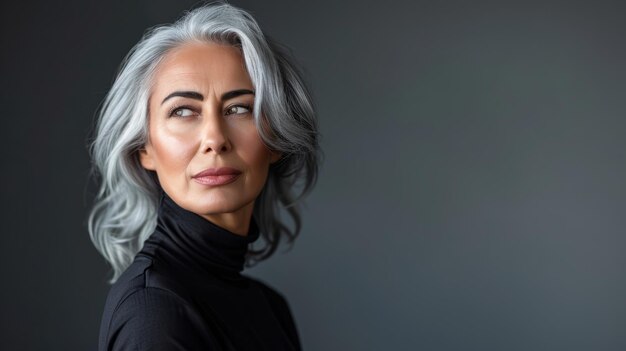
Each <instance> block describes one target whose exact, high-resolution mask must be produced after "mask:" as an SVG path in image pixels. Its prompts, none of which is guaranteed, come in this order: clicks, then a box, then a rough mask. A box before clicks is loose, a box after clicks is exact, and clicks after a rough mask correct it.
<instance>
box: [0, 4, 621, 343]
mask: <svg viewBox="0 0 626 351" xmlns="http://www.w3.org/2000/svg"><path fill="white" fill-rule="evenodd" d="M194 3H195V2H193V1H154V0H150V1H148V0H142V1H116V2H110V1H107V2H95V1H94V2H91V3H89V2H85V1H75V2H74V3H73V4H72V3H71V2H67V1H64V2H58V3H53V2H50V1H43V0H39V1H28V2H24V3H23V4H19V5H18V4H14V3H6V2H3V3H2V11H1V13H2V15H1V16H2V34H1V35H2V42H1V48H2V49H1V59H2V65H1V69H2V79H1V83H0V84H2V94H1V96H0V99H1V101H2V104H1V106H2V110H1V114H2V128H0V140H1V142H2V147H1V148H0V155H1V156H0V160H2V173H1V177H2V178H1V181H0V187H1V194H2V206H3V209H2V227H1V228H2V229H1V230H2V236H1V238H2V244H1V246H0V250H1V252H0V260H1V261H0V267H1V268H0V269H1V271H0V274H1V277H2V287H1V289H0V291H1V296H0V297H1V301H2V306H1V311H2V312H1V313H0V321H1V323H2V324H1V333H2V335H0V343H1V344H2V345H0V346H1V347H2V348H3V349H5V350H9V349H11V350H13V349H24V350H25V349H46V350H52V349H55V350H61V349H63V350H87V349H95V347H96V343H97V336H98V328H99V323H100V316H101V312H102V307H103V304H104V299H105V296H106V293H107V290H108V286H107V285H106V283H105V280H106V278H107V273H108V267H107V265H106V264H105V261H104V259H102V258H101V257H100V256H99V255H98V253H97V252H96V250H95V249H94V248H93V247H92V245H91V243H90V241H89V238H88V234H87V231H86V215H87V210H88V208H89V206H90V200H91V198H92V196H93V191H94V189H95V188H94V187H93V184H91V183H90V182H88V180H87V176H88V169H89V160H88V156H87V152H86V136H87V133H88V132H89V130H90V128H91V125H92V122H93V117H94V112H95V110H96V109H97V107H98V105H99V103H100V101H102V99H103V97H104V95H105V93H106V91H107V89H108V88H109V87H110V84H111V82H112V80H113V77H114V74H115V72H116V70H117V67H118V66H119V64H120V62H121V60H122V58H123V57H124V55H125V54H126V53H127V52H128V50H129V49H130V48H131V47H132V46H133V45H134V44H135V43H136V42H137V41H138V40H139V38H140V37H141V35H142V34H143V31H144V30H145V29H146V28H148V27H150V26H154V25H157V24H160V23H166V22H171V21H173V20H175V19H176V18H177V17H178V15H179V14H180V13H181V12H182V11H183V10H185V9H187V8H189V7H190V6H191V5H192V4H194ZM231 3H232V4H234V5H238V6H241V7H243V8H245V9H247V10H249V11H250V12H252V14H253V15H254V16H255V17H256V19H257V20H258V21H259V23H260V24H261V26H262V28H263V29H264V30H265V31H266V33H268V34H269V35H271V36H273V37H275V38H276V39H278V40H279V41H281V42H282V43H284V44H286V45H287V46H289V47H291V49H292V50H293V53H294V55H295V56H296V57H297V58H298V59H299V62H300V64H301V66H302V67H303V68H304V71H305V74H306V77H307V80H308V81H309V83H310V85H311V87H312V90H313V93H314V96H315V99H316V103H317V107H318V110H319V121H320V127H321V133H322V143H321V144H322V147H323V149H324V152H325V155H326V157H325V162H324V164H323V166H322V169H321V175H320V180H319V183H318V186H317V188H316V189H315V191H314V193H313V194H312V196H311V197H310V198H309V199H308V201H307V206H306V207H305V208H304V213H303V217H304V229H303V231H302V233H301V236H300V237H299V238H298V240H297V241H296V244H295V246H294V247H293V249H292V250H291V251H288V253H282V252H283V251H285V249H286V247H285V249H283V250H281V253H278V254H276V255H275V256H274V257H273V258H271V259H270V260H269V261H266V262H263V263H261V264H260V265H259V266H257V267H255V268H253V269H251V270H249V271H248V274H250V275H254V276H257V277H261V278H263V279H264V280H266V281H267V282H268V283H270V284H271V285H272V286H274V287H275V288H277V289H278V290H279V291H281V292H283V293H284V294H285V295H286V296H287V297H288V300H289V303H290V305H291V308H292V311H293V313H294V316H295V318H296V322H297V325H298V328H299V331H300V335H301V339H302V342H303V346H304V348H305V349H306V350H417V349H419V350H624V349H626V333H625V332H626V303H625V300H624V299H625V296H626V275H625V273H626V269H625V267H626V265H625V264H626V256H625V255H624V249H625V245H626V239H625V236H624V227H625V225H626V223H625V218H626V216H624V212H625V209H626V203H625V202H626V188H625V186H624V184H625V175H626V174H625V173H626V154H625V152H626V138H625V137H624V136H625V132H626V121H625V118H624V111H625V107H626V106H625V104H626V86H625V84H626V83H625V82H626V74H625V73H626V70H625V69H624V63H625V62H626V61H625V59H626V42H625V37H626V21H625V19H626V15H625V12H624V10H625V8H624V6H623V5H622V3H621V2H618V1H615V2H597V1H593V2H592V1H589V2H587V3H583V2H560V3H556V2H538V3H532V2H528V1H519V2H514V3H513V2H502V1H500V2H495V1H494V2H481V1H471V2H470V1H463V2H423V1H422V2H420V1H417V2H409V1H406V2H393V1H382V2H381V1H356V0H352V1H341V2H337V1H325V2H322V1H315V2H312V1H311V2H293V1H278V0H276V1H263V2H261V1H252V0H250V1H243V0H241V1H232V2H231ZM61 4H63V8H62V7H61Z"/></svg>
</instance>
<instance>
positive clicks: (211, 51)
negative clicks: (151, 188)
mask: <svg viewBox="0 0 626 351" xmlns="http://www.w3.org/2000/svg"><path fill="white" fill-rule="evenodd" d="M153 82H154V85H153V91H152V93H151V95H150V99H149V111H150V112H149V123H148V125H149V128H148V129H149V133H148V134H149V137H148V142H147V143H146V145H145V147H144V149H142V150H140V153H139V156H140V162H141V164H142V166H143V167H144V168H145V169H147V170H152V171H155V172H156V174H157V177H158V179H159V183H160V184H161V186H162V187H163V190H164V191H165V192H166V193H167V194H168V195H169V196H170V197H171V198H172V199H173V200H174V201H175V202H176V203H177V204H179V206H181V207H183V208H185V209H187V210H189V211H191V212H194V213H196V214H198V215H200V216H202V217H203V218H205V219H207V220H210V221H211V222H213V223H215V224H217V225H219V226H221V227H223V228H225V229H227V230H229V231H231V232H233V233H235V234H239V235H246V234H247V232H248V229H249V224H250V220H251V217H252V212H253V208H254V201H255V199H256V197H257V196H258V195H259V194H260V192H261V190H262V189H263V186H264V185H265V182H266V180H267V176H268V170H269V165H270V163H273V162H275V161H276V160H278V159H279V158H280V153H277V152H272V151H271V150H270V149H269V148H268V147H267V146H266V145H265V144H264V143H263V141H262V140H261V137H260V135H259V133H258V131H257V128H256V125H255V123H254V117H253V115H252V110H251V109H250V110H246V109H245V108H243V107H240V108H236V113H232V112H233V110H230V109H231V107H233V106H234V105H249V106H251V108H252V106H253V105H254V95H252V94H245V95H240V96H236V97H233V98H231V99H229V100H226V101H221V96H222V94H224V93H226V92H229V91H233V90H239V89H248V90H251V91H254V87H253V84H252V82H251V80H250V77H249V75H248V73H247V70H246V68H245V64H244V61H243V58H242V56H241V53H240V51H239V50H237V49H236V48H234V47H231V46H226V45H222V44H216V43H187V44H184V45H182V46H180V47H178V48H175V49H173V50H172V51H171V52H169V53H168V54H167V55H166V56H165V57H164V59H163V61H162V62H161V63H159V65H158V66H157V68H156V70H155V75H154V80H153ZM174 91H195V92H198V93H200V94H202V95H203V96H204V97H205V99H204V101H198V100H195V99H191V98H185V97H172V98H170V99H168V100H167V101H166V102H165V103H164V104H163V105H162V106H161V104H160V102H161V101H162V100H163V99H164V98H165V97H166V96H168V95H169V94H171V93H172V92H174ZM175 106H186V107H185V109H183V110H182V112H183V113H184V115H185V117H178V116H176V115H174V116H172V117H170V116H169V113H168V112H169V111H170V109H172V107H175ZM178 108H179V109H180V107H178ZM187 109H189V110H187ZM227 110H229V111H227ZM227 112H231V113H232V114H226V113H227ZM226 166H227V167H233V168H236V169H238V170H240V171H241V172H242V174H241V175H240V176H239V177H238V179H237V180H235V181H234V182H232V183H229V184H225V185H218V186H208V185H203V184H199V183H197V182H196V181H194V180H193V179H192V176H193V175H194V174H196V173H198V172H200V171H202V170H204V169H206V168H220V167H226Z"/></svg>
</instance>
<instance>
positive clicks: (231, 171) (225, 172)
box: [193, 167, 241, 178]
mask: <svg viewBox="0 0 626 351" xmlns="http://www.w3.org/2000/svg"><path fill="white" fill-rule="evenodd" d="M239 174H241V171H239V170H237V169H235V168H231V167H222V168H208V169H205V170H204V171H202V172H200V173H198V174H196V175H194V176H193V178H201V177H216V176H229V175H230V176H233V175H239Z"/></svg>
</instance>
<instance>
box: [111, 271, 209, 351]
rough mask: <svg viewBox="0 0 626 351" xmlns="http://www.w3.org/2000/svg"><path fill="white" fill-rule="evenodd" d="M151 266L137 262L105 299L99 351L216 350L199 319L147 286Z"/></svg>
mask: <svg viewBox="0 0 626 351" xmlns="http://www.w3.org/2000/svg"><path fill="white" fill-rule="evenodd" d="M150 264H151V262H150V261H149V260H147V261H145V262H144V261H142V260H136V261H135V262H134V263H133V265H131V266H130V267H129V269H128V270H127V271H126V272H125V273H124V274H123V276H121V277H120V279H119V280H118V282H116V283H115V284H114V286H113V287H112V288H111V290H110V292H109V296H108V297H107V302H106V304H105V311H104V315H103V319H102V324H101V328H100V340H99V345H100V346H99V350H101V351H102V350H147V349H150V350H179V349H198V348H202V349H209V350H211V349H212V347H215V348H217V346H216V343H215V341H214V340H213V335H212V334H211V333H210V331H208V330H206V326H205V323H204V320H203V318H202V316H201V315H200V314H199V313H198V311H197V310H196V309H195V308H194V307H193V306H192V305H191V304H190V303H188V302H187V301H186V300H185V299H184V298H182V297H181V296H179V295H178V294H177V293H175V292H173V291H171V290H168V289H164V288H162V287H155V286H149V285H147V284H146V281H147V278H146V275H147V274H149V269H150Z"/></svg>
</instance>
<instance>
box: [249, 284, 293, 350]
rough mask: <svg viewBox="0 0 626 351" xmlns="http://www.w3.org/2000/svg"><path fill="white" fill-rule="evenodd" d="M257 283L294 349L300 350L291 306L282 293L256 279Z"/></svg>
mask: <svg viewBox="0 0 626 351" xmlns="http://www.w3.org/2000/svg"><path fill="white" fill-rule="evenodd" d="M256 282H257V283H259V285H260V286H261V288H262V291H263V293H264V294H265V296H266V298H267V301H268V302H269V303H270V305H271V306H272V308H273V310H274V313H276V317H277V318H278V320H279V321H280V324H281V326H282V328H283V330H284V331H285V332H286V333H287V335H289V339H291V342H292V343H293V345H294V347H295V348H296V350H302V344H301V343H300V336H299V334H298V327H297V325H296V321H295V320H294V318H293V315H292V313H291V308H290V307H289V303H288V302H287V299H286V298H285V296H283V294H281V293H279V292H278V291H276V290H274V289H273V288H271V287H270V286H268V285H267V284H265V283H263V282H261V281H259V280H256Z"/></svg>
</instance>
